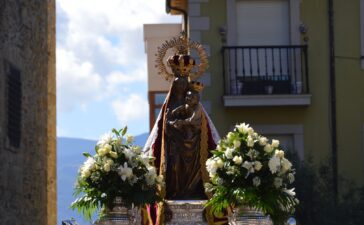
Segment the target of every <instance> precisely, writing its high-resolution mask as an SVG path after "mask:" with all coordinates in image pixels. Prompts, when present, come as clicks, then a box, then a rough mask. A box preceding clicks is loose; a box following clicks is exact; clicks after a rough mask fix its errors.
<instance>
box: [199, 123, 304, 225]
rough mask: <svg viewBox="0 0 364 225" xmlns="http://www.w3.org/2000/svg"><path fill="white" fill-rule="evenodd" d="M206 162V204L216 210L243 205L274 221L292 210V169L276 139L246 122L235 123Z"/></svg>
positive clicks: (293, 205)
mask: <svg viewBox="0 0 364 225" xmlns="http://www.w3.org/2000/svg"><path fill="white" fill-rule="evenodd" d="M212 153H213V155H212V156H211V158H209V159H208V160H207V161H206V168H207V171H208V173H209V176H210V181H211V182H210V183H207V184H205V188H206V191H208V192H211V193H212V194H213V196H212V198H210V200H209V201H208V203H207V205H208V206H212V207H213V208H214V209H216V210H217V211H222V210H224V209H227V208H230V207H240V206H247V207H251V208H254V209H256V210H260V211H262V212H263V213H264V214H266V215H269V216H270V217H271V219H272V221H273V223H274V224H279V225H280V224H283V223H284V222H285V221H286V220H287V218H288V217H289V216H290V215H291V214H292V213H293V211H294V208H295V206H296V205H297V204H298V199H296V198H295V192H294V188H292V187H291V185H292V183H293V182H294V179H295V177H294V174H295V171H294V169H293V168H292V164H291V162H290V161H289V160H288V159H286V158H285V157H284V151H283V150H281V149H280V145H279V141H278V140H272V142H269V140H268V139H267V138H266V137H263V136H261V135H259V134H257V133H256V132H255V131H254V129H253V128H252V127H250V126H249V125H248V124H245V123H242V124H239V125H236V126H235V129H234V131H233V132H229V133H228V134H227V136H226V137H225V138H223V139H222V140H221V141H220V142H219V144H218V146H217V149H216V150H214V151H213V152H212Z"/></svg>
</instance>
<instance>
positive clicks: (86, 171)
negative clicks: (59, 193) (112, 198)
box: [81, 157, 96, 178]
mask: <svg viewBox="0 0 364 225" xmlns="http://www.w3.org/2000/svg"><path fill="white" fill-rule="evenodd" d="M95 169H96V161H95V159H94V158H92V157H88V158H87V160H86V161H85V162H84V164H83V165H82V167H81V177H82V178H87V177H89V176H90V175H91V172H92V171H93V170H95Z"/></svg>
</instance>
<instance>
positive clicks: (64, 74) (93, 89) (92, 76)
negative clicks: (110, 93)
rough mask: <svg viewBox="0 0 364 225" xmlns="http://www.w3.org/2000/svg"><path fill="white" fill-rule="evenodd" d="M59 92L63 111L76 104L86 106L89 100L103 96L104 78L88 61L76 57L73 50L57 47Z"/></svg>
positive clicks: (60, 105)
mask: <svg viewBox="0 0 364 225" xmlns="http://www.w3.org/2000/svg"><path fill="white" fill-rule="evenodd" d="M57 61H58V66H57V74H58V78H57V92H58V96H59V97H58V104H59V107H60V110H61V111H70V110H72V109H73V107H74V104H75V103H77V104H78V105H80V106H82V107H84V106H85V105H86V104H87V103H88V102H89V101H95V100H98V99H101V98H102V95H100V93H103V79H102V77H101V76H100V75H99V74H98V73H97V72H95V70H94V68H93V65H92V64H91V63H90V62H88V61H81V60H80V59H78V58H76V57H75V55H74V54H73V52H70V51H67V50H65V49H63V48H58V49H57Z"/></svg>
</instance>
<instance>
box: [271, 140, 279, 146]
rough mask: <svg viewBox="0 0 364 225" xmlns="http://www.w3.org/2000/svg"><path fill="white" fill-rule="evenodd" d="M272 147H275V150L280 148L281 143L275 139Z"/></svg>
mask: <svg viewBox="0 0 364 225" xmlns="http://www.w3.org/2000/svg"><path fill="white" fill-rule="evenodd" d="M272 147H273V148H278V147H279V141H278V140H275V139H273V140H272Z"/></svg>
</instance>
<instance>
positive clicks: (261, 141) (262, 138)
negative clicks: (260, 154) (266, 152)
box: [259, 137, 268, 146]
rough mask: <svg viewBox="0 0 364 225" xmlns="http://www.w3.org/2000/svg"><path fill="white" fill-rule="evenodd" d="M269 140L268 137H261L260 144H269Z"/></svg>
mask: <svg viewBox="0 0 364 225" xmlns="http://www.w3.org/2000/svg"><path fill="white" fill-rule="evenodd" d="M267 141H268V139H267V138H266V137H261V138H259V144H260V145H261V146H264V145H266V144H267Z"/></svg>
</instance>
